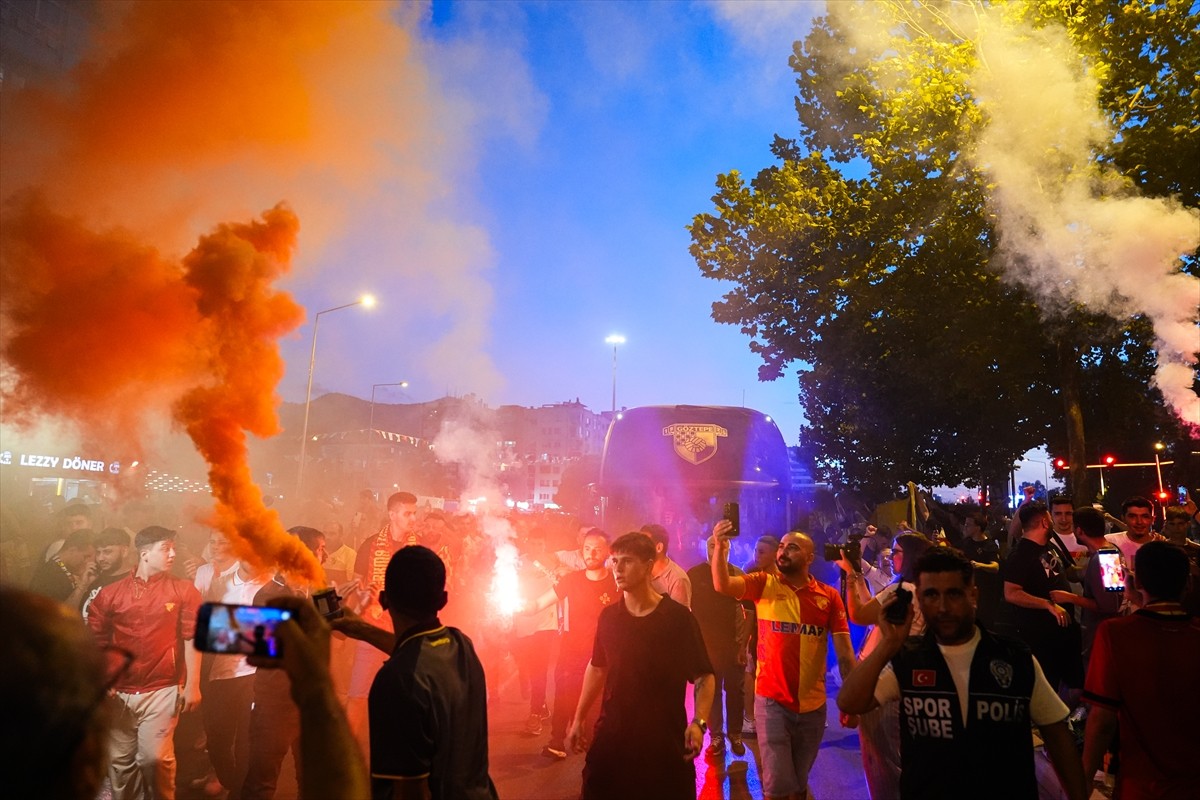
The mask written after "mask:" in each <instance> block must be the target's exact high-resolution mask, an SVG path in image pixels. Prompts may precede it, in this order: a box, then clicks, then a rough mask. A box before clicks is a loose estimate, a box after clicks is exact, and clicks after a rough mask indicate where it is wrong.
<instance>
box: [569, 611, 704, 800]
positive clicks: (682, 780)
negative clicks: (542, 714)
mask: <svg viewBox="0 0 1200 800" xmlns="http://www.w3.org/2000/svg"><path fill="white" fill-rule="evenodd" d="M592 664H593V666H595V667H597V668H600V669H603V670H605V680H604V696H603V701H602V703H601V706H600V719H599V721H598V722H597V723H596V736H595V741H594V743H593V744H592V748H591V750H590V751H589V752H588V757H587V766H586V767H585V770H584V784H585V786H584V796H585V797H606V798H607V797H612V798H617V797H630V796H634V797H654V798H664V800H670V799H671V798H676V797H683V796H687V797H695V796H696V795H695V792H696V785H695V780H696V773H695V768H694V766H693V765H692V762H690V761H688V760H687V759H685V758H684V742H683V732H684V730H685V729H686V728H687V724H688V723H687V709H686V706H685V705H684V701H685V697H686V692H687V684H688V682H694V681H696V680H697V679H698V678H699V677H700V676H702V675H708V674H711V673H712V665H711V664H710V663H709V660H708V655H707V654H706V653H705V651H704V640H703V639H702V638H701V636H700V626H699V624H698V623H697V622H696V618H695V617H693V616H692V614H691V612H690V611H688V610H687V609H686V608H684V607H683V606H682V605H680V604H679V603H677V602H675V601H674V600H672V599H671V598H670V597H667V596H664V597H663V598H662V600H660V601H659V603H658V606H657V607H656V608H655V609H654V610H653V611H652V612H650V613H649V614H647V615H646V616H643V617H636V616H634V615H633V614H630V613H629V610H628V609H627V608H626V607H625V603H624V602H618V603H613V604H612V605H610V606H608V607H607V608H605V609H604V610H603V611H602V612H601V613H600V619H599V622H598V625H597V628H596V642H595V646H594V648H593V651H592Z"/></svg>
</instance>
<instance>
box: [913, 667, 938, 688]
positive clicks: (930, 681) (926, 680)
mask: <svg viewBox="0 0 1200 800" xmlns="http://www.w3.org/2000/svg"><path fill="white" fill-rule="evenodd" d="M912 684H913V686H936V685H937V671H936V670H932V669H914V670H913V673H912Z"/></svg>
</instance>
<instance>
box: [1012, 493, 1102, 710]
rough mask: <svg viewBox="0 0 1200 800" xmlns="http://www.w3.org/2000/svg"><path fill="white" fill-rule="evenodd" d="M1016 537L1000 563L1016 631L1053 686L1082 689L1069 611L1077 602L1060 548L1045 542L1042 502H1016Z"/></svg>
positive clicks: (1079, 643)
mask: <svg viewBox="0 0 1200 800" xmlns="http://www.w3.org/2000/svg"><path fill="white" fill-rule="evenodd" d="M1017 517H1018V519H1019V520H1020V521H1021V531H1022V534H1021V540H1020V541H1019V542H1017V547H1016V549H1015V550H1014V551H1013V552H1012V554H1011V555H1009V557H1008V561H1007V562H1005V564H1004V570H1003V573H1002V574H1003V577H1004V599H1005V600H1006V601H1007V602H1008V603H1009V604H1010V605H1011V606H1012V607H1013V613H1014V615H1015V619H1016V623H1017V634H1018V635H1019V636H1020V638H1021V640H1022V641H1023V642H1025V644H1027V645H1028V646H1029V649H1030V650H1032V651H1033V654H1034V655H1035V656H1037V660H1038V663H1039V664H1041V666H1042V669H1044V670H1045V671H1046V679H1047V680H1048V681H1049V682H1050V685H1051V686H1053V687H1054V690H1055V691H1058V690H1059V685H1060V684H1066V685H1067V687H1069V689H1071V690H1072V691H1074V692H1078V691H1079V690H1080V689H1082V688H1083V656H1082V653H1083V635H1082V632H1081V631H1080V629H1079V624H1078V623H1077V622H1076V621H1075V615H1074V613H1073V611H1070V610H1068V609H1065V608H1063V606H1064V605H1070V606H1072V607H1074V605H1078V604H1080V603H1081V599H1080V597H1079V596H1078V595H1076V594H1074V593H1072V592H1071V590H1070V587H1069V586H1068V584H1067V579H1066V574H1065V573H1066V570H1065V567H1064V566H1063V554H1062V551H1061V550H1060V549H1059V548H1058V547H1057V546H1056V545H1055V544H1054V543H1053V542H1051V541H1049V537H1050V530H1051V521H1050V514H1049V512H1048V511H1047V510H1046V505H1045V504H1044V503H1041V502H1038V501H1034V502H1031V503H1027V504H1025V505H1023V506H1021V509H1020V511H1019V512H1018V513H1017Z"/></svg>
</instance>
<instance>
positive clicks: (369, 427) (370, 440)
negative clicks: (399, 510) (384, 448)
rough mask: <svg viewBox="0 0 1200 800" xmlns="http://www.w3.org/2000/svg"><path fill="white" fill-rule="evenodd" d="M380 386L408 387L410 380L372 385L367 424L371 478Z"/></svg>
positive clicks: (368, 473)
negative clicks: (369, 415)
mask: <svg viewBox="0 0 1200 800" xmlns="http://www.w3.org/2000/svg"><path fill="white" fill-rule="evenodd" d="M380 386H399V387H401V388H404V389H407V388H408V381H399V382H397V383H376V384H372V386H371V418H370V422H369V423H368V424H367V479H368V480H369V479H370V478H371V474H372V473H373V472H374V469H373V468H374V466H375V456H374V452H373V451H374V450H375V390H376V389H378V388H379V387H380Z"/></svg>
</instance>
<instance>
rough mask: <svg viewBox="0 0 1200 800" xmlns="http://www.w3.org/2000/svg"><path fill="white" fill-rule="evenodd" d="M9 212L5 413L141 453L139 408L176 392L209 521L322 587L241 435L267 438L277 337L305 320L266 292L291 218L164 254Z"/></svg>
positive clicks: (1, 286) (244, 553)
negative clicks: (46, 419) (199, 467)
mask: <svg viewBox="0 0 1200 800" xmlns="http://www.w3.org/2000/svg"><path fill="white" fill-rule="evenodd" d="M7 211H8V213H6V214H5V215H4V221H3V228H2V232H0V296H2V298H3V299H2V300H0V314H2V315H3V318H4V320H5V329H4V338H3V341H2V354H3V359H4V363H5V365H6V367H7V372H6V375H5V385H4V389H3V391H2V392H0V396H2V397H3V400H4V406H5V416H6V419H10V420H12V421H14V422H18V423H19V422H29V421H31V420H32V419H33V417H34V416H35V415H39V414H47V413H48V414H52V415H54V416H56V417H59V418H61V419H66V420H69V421H72V422H74V423H76V425H78V426H79V427H80V428H86V430H85V433H86V435H87V436H88V437H89V438H93V439H99V440H105V441H122V442H124V443H126V445H127V446H129V447H130V448H133V449H135V450H136V447H137V443H138V441H139V439H140V436H139V432H140V430H141V429H142V427H143V425H144V423H145V420H146V418H147V417H148V416H149V415H152V414H153V413H154V412H155V410H156V409H160V408H162V407H164V406H165V405H166V404H168V403H172V402H173V411H174V417H175V419H176V421H178V422H179V423H180V424H181V425H183V426H184V427H185V428H186V430H187V432H188V435H189V436H190V437H191V438H192V441H193V442H194V443H195V444H196V447H197V449H198V450H199V451H200V453H201V455H203V456H204V458H205V460H206V461H207V462H208V463H209V482H210V485H211V486H212V489H213V495H214V497H215V499H216V503H217V507H216V513H215V515H214V519H213V524H215V525H216V526H217V527H218V528H220V529H221V530H222V531H223V532H224V533H225V534H226V535H227V536H228V537H229V538H230V540H231V542H232V543H233V545H234V548H235V550H236V551H237V552H238V555H239V556H240V557H242V558H244V559H246V560H247V561H250V562H251V563H253V564H255V565H257V566H260V567H261V566H268V565H271V566H277V567H279V568H280V569H283V570H284V571H285V572H288V573H289V574H292V575H294V576H295V577H297V578H299V579H301V580H305V581H308V582H318V581H320V580H321V579H322V571H321V567H320V565H319V564H318V563H317V561H316V559H315V558H314V557H313V555H312V554H311V553H310V552H309V550H308V549H307V548H306V547H304V545H303V544H302V543H301V542H300V541H299V540H298V539H296V538H295V537H292V536H289V535H287V533H286V532H285V531H284V530H283V527H282V525H281V524H280V522H279V518H278V515H277V514H276V513H275V512H274V511H271V510H269V509H267V508H266V507H265V506H264V505H263V501H262V495H261V493H260V492H259V490H258V489H257V487H256V486H255V485H254V483H253V481H252V480H251V477H250V470H249V467H248V465H247V451H246V432H247V431H249V432H250V433H253V434H255V435H256V436H270V435H272V434H275V433H277V432H278V421H277V418H276V414H275V404H276V402H277V398H276V397H275V394H274V388H275V385H276V384H277V383H278V381H279V378H280V377H281V376H282V374H283V363H282V360H281V359H280V357H279V353H278V350H277V348H276V344H275V342H276V340H277V339H278V337H280V336H281V335H283V334H285V333H287V332H288V331H290V330H292V329H294V328H295V327H296V326H297V325H299V324H300V322H301V321H302V320H303V316H304V313H303V310H302V309H301V308H300V307H299V306H298V305H297V304H296V303H295V302H294V301H293V300H292V299H291V297H290V296H289V295H287V294H286V293H284V292H280V291H276V290H274V289H272V283H273V282H274V281H275V280H277V279H278V278H280V277H281V276H282V275H284V274H285V273H286V271H287V269H288V266H289V264H290V260H291V255H292V250H293V248H294V247H295V241H296V234H297V231H298V228H299V223H298V221H297V219H296V216H295V214H293V213H292V212H291V211H290V210H289V209H287V208H286V207H283V206H277V207H275V208H274V209H271V210H270V211H268V212H266V213H265V214H264V215H263V218H262V221H261V222H252V223H248V224H237V225H235V224H226V225H221V226H219V227H218V228H217V230H216V231H214V232H213V233H211V234H208V235H207V236H204V237H202V238H201V240H200V243H199V244H198V245H197V247H196V248H195V249H194V250H193V251H192V252H191V253H189V254H188V255H187V256H186V257H185V258H184V259H183V261H182V263H175V262H172V261H171V260H170V259H167V258H165V257H163V256H162V255H161V254H159V253H158V252H157V251H155V250H154V249H153V248H151V247H148V246H146V245H144V244H141V243H139V242H136V241H134V240H132V239H131V237H130V236H129V235H128V234H127V233H125V232H122V231H119V230H117V231H110V232H106V233H96V232H93V231H90V230H88V229H87V228H86V227H85V226H84V225H83V223H82V222H80V221H78V220H72V219H68V218H66V217H63V216H61V215H57V214H55V213H53V212H52V211H50V210H49V209H48V208H47V207H46V206H45V204H44V203H42V202H41V201H40V200H38V199H37V198H36V197H34V196H32V195H29V196H26V197H24V198H22V199H21V200H19V201H16V202H14V203H11V204H10V206H9V208H8V209H7ZM176 398H178V399H176ZM98 410H102V411H98ZM138 454H139V455H140V453H138Z"/></svg>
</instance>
